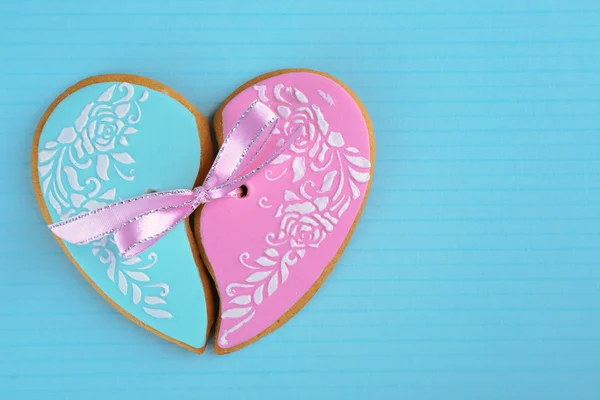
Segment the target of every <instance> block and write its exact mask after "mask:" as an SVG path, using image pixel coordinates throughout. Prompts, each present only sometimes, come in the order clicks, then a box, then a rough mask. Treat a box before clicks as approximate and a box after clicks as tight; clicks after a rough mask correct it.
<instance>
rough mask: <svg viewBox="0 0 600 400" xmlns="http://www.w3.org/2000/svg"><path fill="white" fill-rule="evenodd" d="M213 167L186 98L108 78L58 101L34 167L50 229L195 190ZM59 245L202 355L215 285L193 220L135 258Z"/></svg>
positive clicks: (157, 326) (102, 285) (112, 297)
mask: <svg viewBox="0 0 600 400" xmlns="http://www.w3.org/2000/svg"><path fill="white" fill-rule="evenodd" d="M212 161H213V148H212V143H211V139H210V132H209V126H208V123H207V121H206V119H205V118H204V117H203V116H202V115H201V114H200V112H198V111H197V110H196V109H195V108H194V107H193V106H192V105H191V104H190V103H189V102H188V101H186V100H185V99H184V98H183V97H182V96H181V95H179V94H178V93H176V92H175V91H173V90H171V89H169V88H168V87H166V86H164V85H162V84H160V83H158V82H155V81H153V80H150V79H146V78H142V77H139V76H132V75H103V76H96V77H92V78H88V79H85V80H83V81H81V82H79V83H77V84H76V85H74V86H73V87H71V88H69V89H68V90H66V91H65V92H64V93H63V94H61V95H60V96H59V97H58V98H57V99H56V100H55V101H54V102H53V103H52V105H51V106H50V107H49V108H48V110H47V111H46V113H45V114H44V116H43V118H42V120H41V122H40V123H39V125H38V127H37V131H36V134H35V139H34V143H33V150H32V163H31V164H32V169H33V183H34V189H35V193H36V197H37V200H38V203H39V206H40V209H41V211H42V214H43V216H44V219H45V221H46V222H47V223H48V224H51V223H56V222H58V221H62V220H65V219H68V218H70V217H72V216H74V215H78V214H80V213H82V212H86V211H90V210H94V209H98V208H99V207H103V206H106V205H107V204H110V203H113V202H114V201H117V200H120V199H127V198H130V197H133V196H139V195H140V194H143V193H148V192H152V191H162V190H168V189H179V188H192V187H194V186H196V184H198V183H199V182H201V181H202V179H201V178H203V177H204V176H205V175H206V173H207V172H208V169H209V168H210V165H211V163H212ZM199 171H200V172H199ZM57 240H58V241H59V243H60V245H61V247H62V248H63V250H64V251H65V253H66V254H67V255H68V256H69V258H70V260H71V261H72V262H73V264H75V266H76V267H77V269H78V270H79V272H81V274H82V275H83V276H84V277H85V278H86V279H87V280H88V282H89V283H90V284H91V285H92V286H93V287H94V288H95V289H96V290H97V291H98V292H99V293H100V294H101V295H102V296H103V297H104V298H105V299H106V300H107V301H108V302H109V303H110V304H112V305H113V306H114V307H115V308H116V309H117V310H118V311H120V312H121V313H122V314H124V315H125V316H127V317H128V318H129V319H131V320H133V321H134V322H135V323H137V324H138V325H140V326H142V327H144V328H146V329H148V330H150V331H152V332H154V333H156V334H158V335H160V336H161V337H163V338H165V339H167V340H169V341H171V342H174V343H177V344H179V345H181V346H183V347H185V348H187V349H189V350H192V351H195V352H198V353H201V352H202V351H203V350H204V348H205V346H206V340H207V335H208V332H209V329H210V326H211V325H212V321H213V310H212V304H213V301H212V299H211V286H210V285H211V284H210V281H209V277H208V275H207V274H206V272H205V269H204V266H203V264H202V261H201V259H200V257H199V254H198V251H197V247H196V244H195V241H194V239H193V235H192V232H191V229H190V225H189V223H188V221H187V220H186V221H185V223H182V224H179V225H178V226H176V227H175V228H174V229H172V230H171V231H170V232H169V233H167V234H166V235H165V236H164V238H162V240H160V242H158V243H156V244H155V245H154V246H152V248H150V249H148V250H145V251H144V252H142V253H141V254H139V255H138V256H136V257H131V258H123V257H121V256H120V255H119V252H118V251H117V250H116V245H115V242H114V239H113V238H109V237H103V238H101V239H98V240H94V241H92V242H91V243H88V244H85V245H75V244H71V243H67V242H63V241H62V240H60V239H58V238H57Z"/></svg>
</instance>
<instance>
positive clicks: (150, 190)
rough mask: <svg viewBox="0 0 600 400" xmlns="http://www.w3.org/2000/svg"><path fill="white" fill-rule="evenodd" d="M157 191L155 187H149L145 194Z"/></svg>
mask: <svg viewBox="0 0 600 400" xmlns="http://www.w3.org/2000/svg"><path fill="white" fill-rule="evenodd" d="M150 193H156V190H155V189H148V190H146V192H145V193H144V194H150Z"/></svg>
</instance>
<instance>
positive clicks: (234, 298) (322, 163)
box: [218, 84, 371, 346]
mask: <svg viewBox="0 0 600 400" xmlns="http://www.w3.org/2000/svg"><path fill="white" fill-rule="evenodd" d="M254 89H255V90H256V91H257V96H258V98H259V100H261V101H263V102H268V101H269V97H268V96H267V93H266V86H261V85H256V86H254ZM272 95H273V98H274V99H275V105H274V109H276V110H277V113H278V114H279V115H280V116H281V118H282V119H283V120H284V121H285V122H283V125H281V129H282V130H281V131H280V130H277V129H276V130H275V131H274V132H273V133H274V134H279V135H282V136H288V135H290V134H291V133H293V132H295V131H296V129H301V130H302V137H301V138H299V139H298V140H297V141H296V142H295V143H294V144H293V145H292V146H291V147H290V149H289V150H287V151H286V152H285V153H283V154H282V155H281V156H279V157H278V158H277V159H276V160H275V161H273V163H272V164H271V166H270V167H269V168H267V169H266V171H265V173H264V174H265V175H264V176H265V178H266V179H267V180H269V181H277V180H279V179H281V178H282V177H283V176H284V175H286V174H288V175H289V174H291V175H292V176H291V180H292V183H296V188H297V190H295V191H292V190H286V191H285V192H284V194H283V198H282V199H278V200H277V201H276V203H275V204H271V203H270V199H268V198H267V197H261V198H260V199H259V200H258V205H259V206H260V207H261V208H264V209H270V208H273V210H274V214H273V217H274V218H276V219H277V220H279V230H278V231H276V232H269V233H267V234H266V236H265V249H266V250H264V252H263V253H262V254H261V255H260V256H258V257H255V256H251V254H250V253H249V252H244V253H242V254H241V255H240V256H239V260H240V262H241V263H242V265H244V266H245V267H246V268H248V270H249V271H248V275H247V276H246V278H245V280H244V281H243V282H232V283H230V284H229V285H227V287H226V293H227V296H228V297H229V298H230V299H229V301H228V302H227V303H225V302H223V303H224V305H223V311H222V314H221V318H229V319H236V320H238V321H239V322H237V323H236V324H235V325H234V326H233V327H231V328H230V329H227V330H224V331H223V332H222V333H221V334H220V336H219V339H218V340H219V344H220V345H221V346H226V345H227V344H228V340H227V336H228V335H229V334H230V333H232V332H234V331H236V330H238V329H239V328H241V327H242V326H243V325H244V324H246V323H247V322H248V321H250V320H251V319H252V318H253V317H254V315H255V314H256V310H257V308H258V306H260V304H262V303H263V301H264V300H265V298H267V297H269V296H272V295H273V294H275V293H276V292H277V290H278V288H279V287H281V285H283V284H284V283H285V282H286V281H287V280H288V279H290V268H291V267H293V266H294V265H295V264H297V263H298V261H299V260H300V259H302V258H304V257H305V256H306V253H307V252H309V251H311V249H317V248H319V246H320V245H321V244H322V243H323V242H324V241H325V240H327V237H328V235H329V234H330V233H331V232H333V230H334V229H335V227H336V225H337V224H338V222H339V221H340V219H341V218H343V216H344V213H345V212H346V210H347V209H348V207H349V206H350V204H351V202H353V201H355V200H357V199H358V198H359V197H360V194H361V188H362V186H364V185H365V184H366V183H367V182H368V181H369V179H370V173H369V171H370V167H371V163H370V161H369V160H368V159H367V158H365V157H363V156H361V155H360V154H359V150H358V149H356V148H354V147H350V146H348V147H347V146H346V145H345V141H344V136H343V134H342V133H340V132H336V131H333V130H331V129H330V127H329V123H328V122H327V119H326V117H325V114H326V112H323V111H322V110H321V108H320V107H319V106H317V105H316V104H312V103H311V102H310V101H309V99H308V97H307V96H306V95H305V94H304V93H302V92H301V91H300V90H298V89H297V88H294V87H286V86H284V85H283V84H277V85H275V86H274V87H273V93H272ZM315 95H318V96H320V97H321V98H322V99H323V100H325V102H326V103H327V104H328V106H329V107H334V106H335V101H334V99H333V98H332V97H331V95H329V94H327V93H325V92H323V91H322V90H318V91H317V93H315ZM272 107H273V106H272ZM283 140H284V139H280V141H283ZM308 169H310V170H311V171H313V173H312V174H311V178H312V179H307V178H306V172H307V170H308ZM314 173H316V175H315V174H314ZM315 176H318V177H319V178H318V179H316V180H315V179H314V177H315ZM288 179H289V178H288Z"/></svg>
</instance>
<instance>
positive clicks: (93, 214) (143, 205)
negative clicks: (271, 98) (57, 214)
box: [48, 101, 300, 257]
mask: <svg viewBox="0 0 600 400" xmlns="http://www.w3.org/2000/svg"><path fill="white" fill-rule="evenodd" d="M277 119H278V117H277V116H276V115H275V113H273V111H271V109H270V108H269V107H267V106H266V105H265V104H263V103H261V102H259V101H255V102H254V103H252V104H251V105H250V106H249V107H248V108H247V109H246V111H244V113H243V114H242V115H241V116H240V118H239V119H238V121H237V122H236V124H235V125H234V127H233V128H232V129H231V131H230V132H229V134H228V135H227V137H226V138H225V141H224V142H223V145H222V146H221V149H220V150H219V152H218V154H217V157H216V159H215V162H214V163H213V165H212V167H211V169H210V171H209V173H208V175H207V177H206V179H205V181H204V184H203V185H202V186H198V187H196V188H194V189H191V190H190V189H179V190H168V191H164V192H155V193H149V194H145V195H143V196H138V197H134V198H131V199H128V200H122V201H119V202H116V203H113V204H110V205H108V206H106V207H102V208H99V209H97V210H94V211H90V212H86V213H83V214H79V215H77V216H75V217H72V218H69V219H67V220H64V221H61V222H57V223H55V224H52V225H48V227H49V228H50V230H52V232H53V233H54V234H55V235H57V236H58V237H60V238H61V239H63V240H66V241H67V242H70V243H74V244H86V243H90V242H92V241H94V240H98V239H100V238H102V237H105V236H108V235H114V240H115V243H116V244H117V247H118V249H119V252H120V253H121V255H122V256H124V257H133V256H135V255H137V254H139V253H141V252H142V251H144V250H146V249H147V248H149V247H150V246H152V245H153V244H154V243H156V242H157V241H158V240H159V239H160V238H161V237H162V236H164V235H165V234H166V233H167V232H169V231H170V230H171V229H173V228H174V227H175V226H176V225H177V224H179V223H180V222H182V221H183V220H185V219H186V218H187V217H189V216H190V214H192V213H193V212H194V210H195V209H196V208H198V206H199V205H200V204H204V203H207V202H209V201H212V200H215V199H219V198H222V197H232V196H233V197H238V196H239V189H240V186H242V185H243V184H244V183H245V182H247V181H248V179H250V178H251V177H252V176H253V175H255V174H256V173H258V171H260V170H261V169H262V168H264V167H265V166H267V165H268V164H270V163H271V162H272V161H273V160H274V159H275V158H277V157H278V156H279V155H280V154H281V153H283V152H284V151H285V150H286V149H287V148H288V147H289V146H290V145H291V144H292V143H293V142H294V140H296V138H297V137H298V136H299V134H300V130H297V131H295V132H294V133H293V134H292V135H290V136H288V137H286V138H284V140H283V142H282V143H280V144H278V145H274V144H273V143H272V142H273V141H269V143H267V141H268V139H269V137H270V136H271V134H272V132H273V129H274V128H275V125H276V122H277ZM280 141H281V140H280ZM269 145H270V147H269Z"/></svg>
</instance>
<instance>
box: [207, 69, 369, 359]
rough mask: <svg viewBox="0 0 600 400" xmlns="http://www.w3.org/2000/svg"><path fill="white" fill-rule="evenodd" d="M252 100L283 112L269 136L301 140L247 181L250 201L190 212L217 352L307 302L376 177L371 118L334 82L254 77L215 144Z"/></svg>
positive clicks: (307, 76) (239, 93)
mask: <svg viewBox="0 0 600 400" xmlns="http://www.w3.org/2000/svg"><path fill="white" fill-rule="evenodd" d="M255 100H259V101H261V102H263V103H265V104H266V105H268V106H269V107H270V108H271V109H272V110H273V111H275V112H276V113H277V114H278V115H279V117H280V119H279V121H278V122H277V127H276V130H275V131H274V132H273V133H274V135H273V137H272V139H270V140H280V141H282V140H283V138H284V137H285V136H287V135H290V134H291V133H293V132H295V131H296V130H297V129H300V130H301V131H302V136H301V137H300V138H299V139H298V140H296V142H295V143H294V144H293V145H292V147H291V148H290V149H288V150H287V151H286V152H285V153H283V154H282V155H281V156H279V157H278V158H277V159H276V160H275V161H274V162H273V163H272V164H271V165H270V166H269V167H267V168H265V169H264V170H263V171H261V172H260V173H259V174H257V175H256V176H255V177H253V178H252V179H251V180H250V181H249V182H248V184H247V188H248V192H247V196H246V197H244V198H241V199H238V198H228V199H223V200H219V201H214V202H211V203H208V204H206V205H205V206H204V207H203V209H202V211H201V212H200V213H198V214H197V215H196V217H195V218H196V225H195V226H196V233H197V238H198V241H199V244H200V247H201V248H202V249H203V250H202V251H203V256H204V258H205V261H206V263H207V265H208V266H209V270H210V271H211V274H212V276H213V279H214V281H215V284H216V287H217V291H218V294H219V298H220V311H219V315H218V316H219V318H218V321H217V328H216V333H215V345H214V347H215V352H216V353H218V354H223V353H230V352H232V351H235V350H238V349H240V348H242V347H244V346H247V345H248V344H250V343H252V342H254V341H256V340H258V339H260V338H261V337H263V336H265V335H267V334H268V333H270V332H272V331H274V330H275V329H277V328H278V327H280V326H281V325H283V324H284V323H285V322H286V321H288V320H289V319H290V318H291V317H292V316H293V315H295V314H296V313H297V312H298V311H299V310H300V309H301V308H302V307H303V306H304V305H305V304H306V303H307V302H308V300H310V298H311V297H312V296H313V295H314V293H315V292H316V291H317V289H318V288H319V287H320V286H321V284H322V283H323V281H324V280H325V278H326V277H327V275H328V274H329V273H330V272H331V270H332V269H333V266H334V265H335V263H336V262H337V260H338V259H339V257H340V255H341V254H342V252H343V251H344V248H345V247H346V245H347V243H348V241H349V239H350V236H351V235H352V232H353V230H354V228H355V226H356V224H357V222H358V219H359V217H360V214H361V211H362V208H363V206H364V203H365V200H366V198H367V194H368V192H369V188H370V183H371V177H372V175H373V163H374V158H375V141H374V138H373V130H372V126H371V121H370V119H369V116H368V115H367V112H366V110H365V108H364V107H363V106H362V104H361V103H360V100H358V98H357V97H356V95H354V94H353V93H352V92H351V91H350V89H349V88H347V87H346V86H345V85H344V84H343V83H341V82H340V81H338V80H336V79H335V78H333V77H331V76H328V75H326V74H323V73H321V72H316V71H311V70H281V71H275V72H272V73H268V74H265V75H262V76H259V77H258V78H255V79H253V80H252V81H250V82H248V83H246V84H244V85H243V86H242V87H240V88H239V89H238V90H236V91H235V92H234V93H233V94H232V95H231V96H230V97H229V98H228V99H227V100H226V101H225V102H224V103H223V105H222V106H221V108H220V109H219V110H218V111H217V114H216V116H215V129H216V131H217V140H218V141H219V143H222V140H223V135H224V133H225V134H227V133H228V132H229V131H230V130H231V129H232V127H233V126H234V124H235V123H236V121H237V119H238V118H239V116H240V115H241V114H242V112H243V111H244V110H245V109H246V108H247V107H248V106H249V105H250V104H251V103H252V102H253V101H255Z"/></svg>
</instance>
